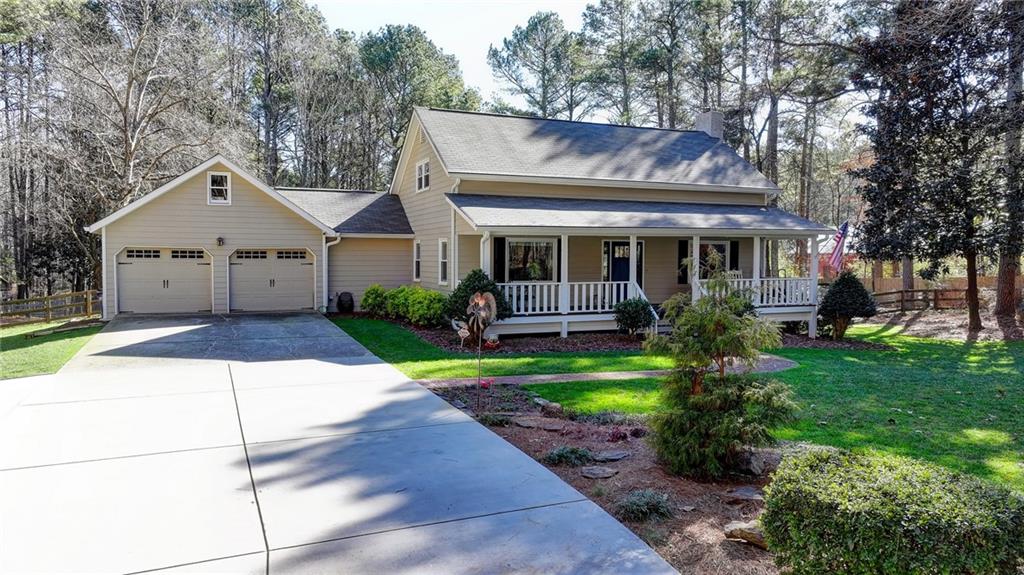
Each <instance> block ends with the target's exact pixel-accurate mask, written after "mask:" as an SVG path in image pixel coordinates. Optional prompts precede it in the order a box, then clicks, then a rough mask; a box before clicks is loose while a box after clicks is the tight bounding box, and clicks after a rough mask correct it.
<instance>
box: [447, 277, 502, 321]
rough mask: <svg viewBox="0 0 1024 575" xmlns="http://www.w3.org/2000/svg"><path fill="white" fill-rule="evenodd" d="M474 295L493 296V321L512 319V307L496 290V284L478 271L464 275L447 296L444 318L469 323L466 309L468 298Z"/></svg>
mask: <svg viewBox="0 0 1024 575" xmlns="http://www.w3.org/2000/svg"><path fill="white" fill-rule="evenodd" d="M476 293H489V294H491V295H493V296H494V300H495V303H496V305H497V316H495V318H494V319H495V320H499V319H506V318H510V317H512V305H511V304H509V303H508V300H507V299H505V296H504V294H502V293H501V290H500V289H498V284H497V283H495V281H494V280H492V279H491V278H489V277H487V274H486V273H484V271H483V270H480V269H475V270H473V271H471V272H469V273H468V274H466V277H465V278H463V280H462V281H461V282H459V285H458V286H457V287H456V288H455V289H454V290H452V293H451V295H449V296H448V302H447V303H446V304H445V308H444V313H445V317H447V318H448V319H454V320H456V321H469V316H468V315H467V314H466V309H467V306H468V305H469V300H470V298H471V297H473V295H474V294H476ZM492 321H493V320H492Z"/></svg>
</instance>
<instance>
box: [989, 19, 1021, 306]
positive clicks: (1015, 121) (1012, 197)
mask: <svg viewBox="0 0 1024 575" xmlns="http://www.w3.org/2000/svg"><path fill="white" fill-rule="evenodd" d="M1004 9H1005V11H1006V16H1007V18H1008V21H1009V26H1008V27H1009V29H1010V54H1009V56H1010V57H1009V62H1008V64H1007V73H1008V77H1007V87H1006V103H1007V106H1008V107H1009V109H1010V112H1011V114H1012V115H1011V117H1010V122H1009V127H1008V128H1007V130H1006V176H1007V177H1006V186H1007V190H1006V212H1007V213H1006V216H1007V217H1006V226H1007V229H1006V231H1005V233H1004V234H1003V243H1002V245H1001V246H1000V249H999V277H998V280H997V283H996V310H995V313H996V315H998V316H1004V317H1006V316H1010V317H1012V316H1013V314H1014V313H1015V312H1016V310H1017V285H1016V282H1017V276H1018V275H1020V258H1021V251H1022V242H1024V183H1022V182H1021V179H1022V177H1024V174H1022V173H1021V172H1022V169H1024V168H1022V166H1021V163H1022V162H1024V157H1022V155H1021V141H1020V140H1021V132H1024V101H1022V91H1021V82H1022V76H1024V2H1022V1H1020V0H1016V1H1015V0H1006V3H1005V8H1004Z"/></svg>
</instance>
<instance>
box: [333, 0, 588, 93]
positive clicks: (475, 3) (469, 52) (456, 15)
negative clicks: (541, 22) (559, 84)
mask: <svg viewBox="0 0 1024 575" xmlns="http://www.w3.org/2000/svg"><path fill="white" fill-rule="evenodd" d="M589 1H590V2H594V1H595V0H589ZM587 3H588V2H587V0H548V1H546V2H544V1H537V0H315V1H314V2H313V4H315V5H316V6H317V7H318V8H319V9H320V12H322V13H323V15H324V18H326V19H327V25H328V26H329V27H330V28H331V29H336V28H342V29H345V30H349V31H352V32H356V33H357V34H362V33H364V32H370V31H374V30H377V29H379V28H381V27H382V26H385V25H387V24H403V25H404V24H413V25H415V26H419V27H420V28H422V29H423V30H424V31H425V32H426V33H427V37H428V38H430V39H431V40H432V41H433V42H434V44H436V45H437V46H438V47H440V48H441V50H443V51H444V52H445V53H447V54H452V55H454V56H455V57H456V58H458V59H459V64H460V65H461V66H462V77H463V78H464V80H465V82H466V84H467V85H468V86H473V87H475V88H477V89H479V90H480V94H481V95H482V96H483V98H484V100H490V99H491V98H492V97H493V95H495V94H497V95H500V96H501V97H502V98H504V99H505V100H506V101H508V102H509V103H512V104H518V105H522V101H521V99H519V98H515V97H512V96H509V95H508V94H507V92H503V91H502V85H501V84H499V83H498V82H496V81H495V80H494V78H493V76H492V75H491V68H490V66H488V65H487V48H488V47H490V45H491V44H494V45H496V46H497V45H500V44H501V41H502V39H504V38H506V37H508V36H510V35H511V34H512V30H513V29H514V28H515V27H516V26H524V25H526V21H527V20H529V18H530V16H532V15H534V14H535V13H537V12H540V11H544V10H550V11H554V12H558V15H559V16H561V17H562V20H563V21H564V22H565V27H566V29H567V30H579V29H580V28H581V27H582V22H583V17H582V14H583V9H584V8H585V7H586V5H587Z"/></svg>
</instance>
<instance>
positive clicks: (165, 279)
mask: <svg viewBox="0 0 1024 575" xmlns="http://www.w3.org/2000/svg"><path fill="white" fill-rule="evenodd" d="M211 273H212V271H211V266H210V255H209V254H208V253H206V251H205V250H202V249H194V248H142V247H129V248H125V249H123V250H121V252H120V253H118V255H117V299H118V309H119V310H120V311H121V312H123V313H201V312H206V313H209V312H210V311H211V310H212V309H213V299H212V298H213V280H212V275H211Z"/></svg>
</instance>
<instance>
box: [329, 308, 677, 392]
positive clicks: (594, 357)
mask: <svg viewBox="0 0 1024 575" xmlns="http://www.w3.org/2000/svg"><path fill="white" fill-rule="evenodd" d="M333 321H334V323H335V324H337V325H338V327H340V328H341V329H343V330H345V331H346V332H347V333H348V334H349V335H351V336H352V337H354V338H355V339H356V340H357V341H358V342H359V343H361V344H363V345H364V346H366V347H367V348H368V349H369V350H370V351H372V352H373V353H375V354H376V355H377V356H378V357H380V358H381V359H383V360H384V361H386V362H388V363H391V364H393V365H394V366H395V367H397V368H398V369H400V370H401V371H402V372H403V373H405V374H406V375H408V376H409V377H411V378H413V379H448V378H457V377H475V376H476V356H475V355H473V354H470V353H453V352H450V351H445V350H443V349H441V348H439V347H437V346H435V345H432V344H430V343H427V342H425V341H423V340H422V339H420V338H419V337H418V336H416V334H414V333H412V332H410V331H409V330H407V329H405V328H403V327H401V326H399V325H396V324H394V323H391V322H388V321H383V320H376V319H364V318H337V319H334V320H333ZM670 367H672V365H671V362H670V361H669V360H668V358H664V357H650V356H645V355H643V354H642V353H640V352H628V351H610V352H594V353H536V354H530V355H518V354H500V355H492V356H485V357H484V360H483V371H484V375H485V376H495V375H531V374H540V373H588V372H598V371H643V370H651V369H668V368H670Z"/></svg>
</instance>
